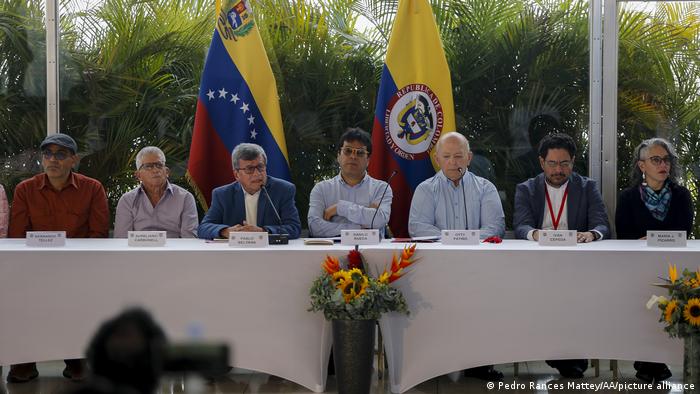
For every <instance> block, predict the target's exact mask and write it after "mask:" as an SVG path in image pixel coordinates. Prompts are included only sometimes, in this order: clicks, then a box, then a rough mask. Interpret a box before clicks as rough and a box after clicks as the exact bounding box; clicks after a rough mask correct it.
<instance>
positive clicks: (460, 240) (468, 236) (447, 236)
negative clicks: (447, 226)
mask: <svg viewBox="0 0 700 394" xmlns="http://www.w3.org/2000/svg"><path fill="white" fill-rule="evenodd" d="M480 234H481V231H479V230H442V243H443V244H445V245H478V244H479V235H480Z"/></svg>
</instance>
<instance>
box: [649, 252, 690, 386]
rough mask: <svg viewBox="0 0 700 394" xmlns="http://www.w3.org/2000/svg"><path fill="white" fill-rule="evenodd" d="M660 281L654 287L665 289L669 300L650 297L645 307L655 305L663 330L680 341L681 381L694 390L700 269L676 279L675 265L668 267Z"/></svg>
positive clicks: (685, 272) (686, 271) (686, 272)
mask: <svg viewBox="0 0 700 394" xmlns="http://www.w3.org/2000/svg"><path fill="white" fill-rule="evenodd" d="M660 279H662V280H663V281H664V283H656V284H654V285H655V286H659V287H663V288H666V289H668V298H666V297H663V296H661V297H657V296H656V295H653V296H652V297H651V299H650V300H649V302H647V308H649V309H651V308H652V307H653V306H654V304H657V305H658V308H659V310H660V312H661V317H660V318H659V321H660V322H662V323H664V324H665V327H664V331H666V332H667V333H668V334H669V335H670V336H671V337H672V338H683V341H684V354H683V381H684V383H686V384H693V385H694V387H695V390H697V389H698V387H700V268H698V270H697V271H695V272H693V271H689V270H687V269H685V270H683V272H682V274H681V275H680V276H679V275H678V268H677V267H676V265H675V264H674V265H669V267H668V279H666V278H660ZM695 390H692V391H693V392H694V391H695Z"/></svg>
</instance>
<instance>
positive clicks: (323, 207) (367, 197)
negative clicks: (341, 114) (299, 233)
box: [308, 128, 392, 237]
mask: <svg viewBox="0 0 700 394" xmlns="http://www.w3.org/2000/svg"><path fill="white" fill-rule="evenodd" d="M338 147H339V148H338V164H339V165H340V174H338V175H337V176H335V177H334V178H332V179H328V180H325V181H321V182H319V183H317V184H316V186H314V188H313V190H311V196H310V197H309V216H308V219H309V233H310V234H311V236H312V237H337V236H339V235H340V230H352V229H360V228H378V229H380V234H382V236H383V235H384V226H386V224H387V222H388V221H389V216H390V214H391V200H392V193H391V188H387V183H386V182H384V181H380V180H377V179H374V178H372V177H371V176H369V175H367V165H369V155H370V154H371V153H372V140H371V137H370V135H369V134H368V133H367V132H366V131H364V130H362V129H359V128H351V129H348V130H347V131H346V132H345V133H343V135H341V136H340V142H339V143H338ZM385 189H386V194H384V198H382V193H383V192H384V190H385ZM380 200H381V204H380ZM375 214H376V216H375ZM372 219H374V222H373V221H372Z"/></svg>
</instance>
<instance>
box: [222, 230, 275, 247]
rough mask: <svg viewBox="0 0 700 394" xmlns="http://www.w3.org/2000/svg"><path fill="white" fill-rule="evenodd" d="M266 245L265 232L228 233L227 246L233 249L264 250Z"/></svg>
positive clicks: (266, 236)
mask: <svg viewBox="0 0 700 394" xmlns="http://www.w3.org/2000/svg"><path fill="white" fill-rule="evenodd" d="M268 245H269V240H268V234H267V232H255V231H251V232H243V231H240V232H239V231H231V232H230V233H228V246H231V247H234V248H266V247H267V246H268Z"/></svg>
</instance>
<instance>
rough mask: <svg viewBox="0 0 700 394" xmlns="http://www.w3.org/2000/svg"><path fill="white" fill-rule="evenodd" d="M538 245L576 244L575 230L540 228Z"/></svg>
mask: <svg viewBox="0 0 700 394" xmlns="http://www.w3.org/2000/svg"><path fill="white" fill-rule="evenodd" d="M538 233H539V237H540V238H539V244H540V246H576V230H540V231H539V232H538Z"/></svg>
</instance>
